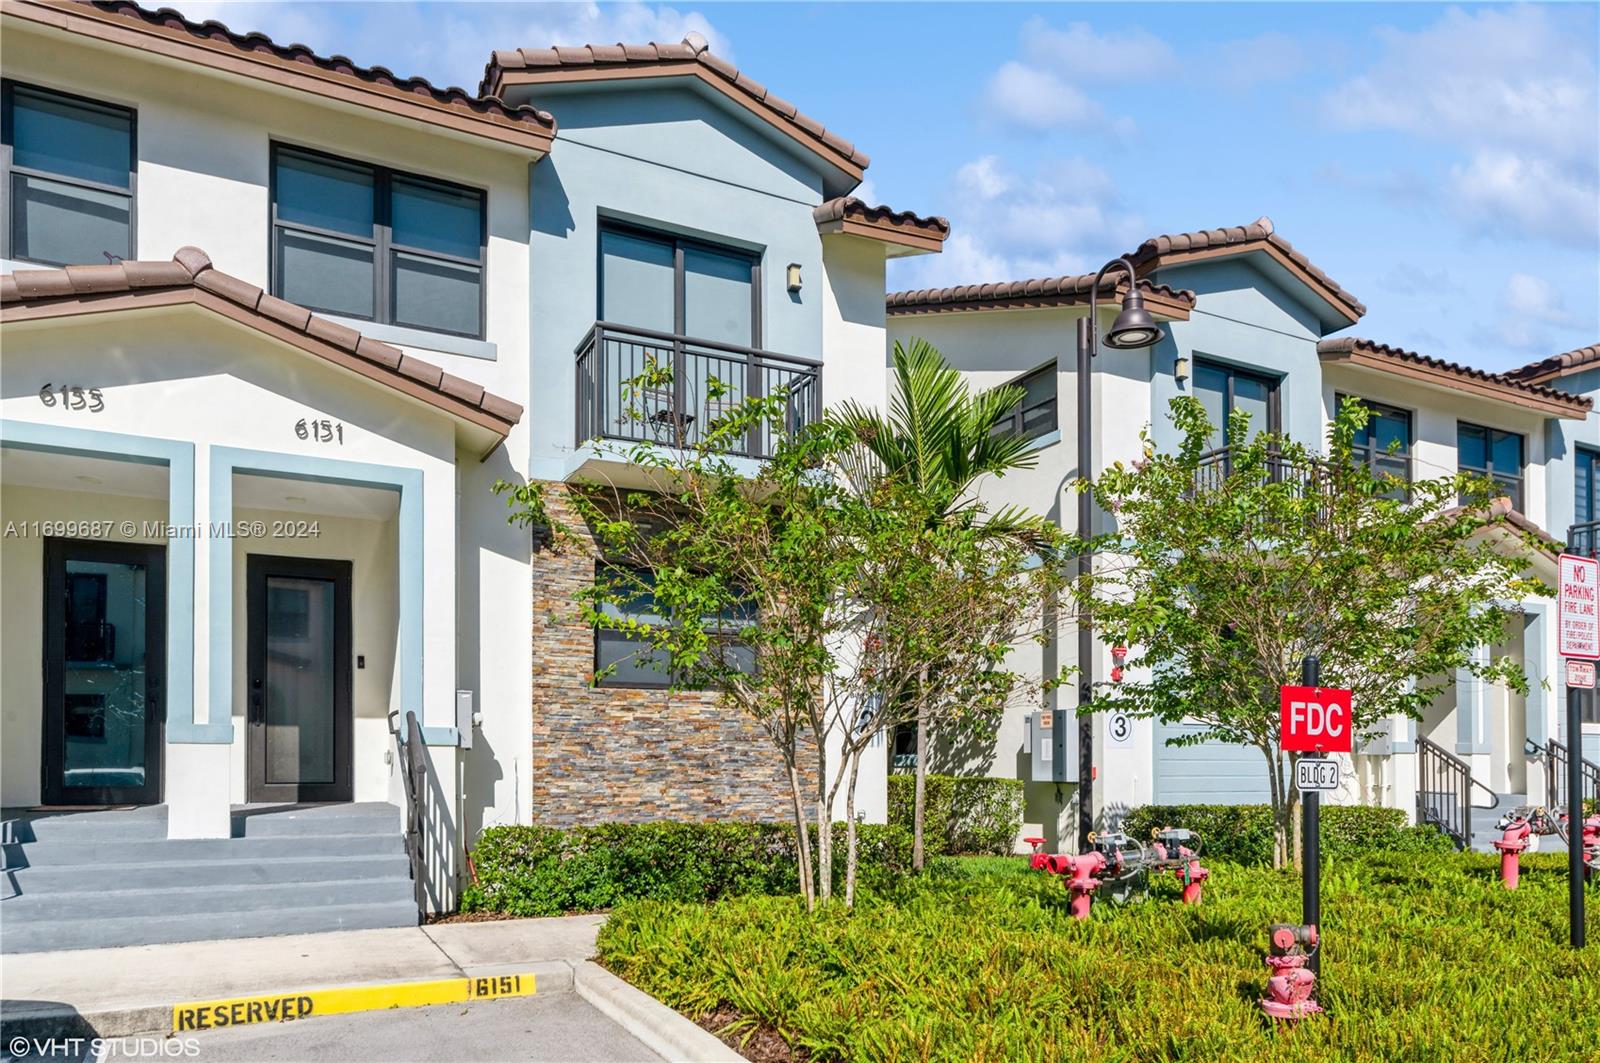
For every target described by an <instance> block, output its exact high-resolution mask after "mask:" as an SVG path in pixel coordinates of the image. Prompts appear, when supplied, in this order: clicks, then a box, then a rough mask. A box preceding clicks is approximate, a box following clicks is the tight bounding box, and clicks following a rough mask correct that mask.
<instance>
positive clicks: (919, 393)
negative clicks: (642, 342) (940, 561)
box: [836, 339, 1054, 869]
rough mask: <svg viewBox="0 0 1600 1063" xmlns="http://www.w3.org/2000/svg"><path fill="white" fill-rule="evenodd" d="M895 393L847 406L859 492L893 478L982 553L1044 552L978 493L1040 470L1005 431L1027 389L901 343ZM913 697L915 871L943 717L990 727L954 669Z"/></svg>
mask: <svg viewBox="0 0 1600 1063" xmlns="http://www.w3.org/2000/svg"><path fill="white" fill-rule="evenodd" d="M893 361H894V390H893V394H892V395H891V396H890V399H889V410H888V412H887V414H885V413H884V412H882V411H879V410H877V409H874V408H871V407H865V406H862V405H860V404H859V403H855V402H846V403H844V404H842V405H841V406H840V408H839V410H838V411H837V414H836V419H837V421H838V422H839V424H840V425H841V426H842V427H843V428H844V429H845V430H846V431H847V432H848V433H849V434H850V435H852V436H853V437H854V438H855V439H856V441H857V443H858V447H857V450H856V452H855V453H854V454H853V455H850V456H849V460H848V461H847V463H846V469H847V472H848V474H849V476H850V478H851V480H852V482H853V483H854V484H855V485H856V488H857V490H858V491H860V492H863V493H870V492H871V491H873V490H874V489H875V485H876V484H877V483H879V482H880V481H881V480H882V479H883V478H884V477H893V478H895V479H897V480H900V481H901V482H903V483H905V484H907V485H908V486H910V487H911V488H912V489H913V490H914V491H915V492H916V493H917V495H918V496H919V498H920V500H921V502H922V504H924V505H925V506H926V507H927V511H928V520H929V521H930V523H948V524H952V525H954V526H957V527H960V528H961V529H962V530H963V532H964V533H965V534H968V535H970V536H971V537H972V543H973V544H974V545H977V544H980V543H983V542H988V543H989V544H990V545H991V546H994V547H996V548H998V549H1005V548H1006V547H1007V546H1010V547H1015V546H1017V545H1025V546H1029V547H1035V548H1037V547H1039V546H1042V545H1044V543H1045V542H1046V541H1047V540H1051V539H1052V538H1053V534H1054V529H1053V528H1052V527H1051V526H1049V525H1047V524H1046V523H1045V522H1044V521H1043V520H1041V519H1040V518H1039V517H1038V516H1037V515H1035V514H1032V513H1029V512H1027V511H1026V510H1023V509H1021V508H1017V507H1007V508H1004V509H1001V510H999V511H997V512H992V513H991V512H989V511H988V510H987V508H986V507H985V506H984V505H983V504H982V503H981V502H980V501H979V499H978V497H977V495H976V493H975V491H974V488H975V487H976V485H977V483H978V481H979V480H981V479H982V478H983V477H985V476H1004V475H1005V474H1006V473H1007V472H1010V471H1012V470H1014V469H1028V468H1032V467H1033V466H1034V464H1035V463H1036V462H1037V458H1036V457H1035V455H1034V452H1033V442H1032V441H1031V440H1027V439H1023V438H1022V437H1020V436H1018V435H1017V434H1015V433H1013V432H1009V431H1006V430H1005V427H1006V422H1007V421H1008V420H1009V419H1010V418H1011V416H1012V414H1013V413H1014V411H1015V410H1016V408H1017V406H1018V405H1019V404H1020V403H1021V402H1022V399H1023V391H1022V389H1021V388H1017V387H1009V386H1008V387H999V388H993V389H991V390H989V391H981V392H977V393H973V392H971V391H970V390H969V389H968V387H967V384H966V381H965V380H964V379H963V377H962V376H961V374H960V373H959V372H958V371H957V370H955V369H954V368H952V367H951V366H950V365H949V364H948V363H947V362H945V360H944V357H943V355H941V354H940V353H939V351H938V350H937V349H936V348H934V346H933V345H932V344H930V343H929V342H928V341H927V340H924V339H913V340H911V342H910V345H909V346H905V345H903V344H902V343H901V342H900V341H899V340H896V341H895V345H894V352H893ZM932 660H933V661H934V662H936V663H933V664H931V665H930V670H929V672H928V673H927V674H925V675H922V676H920V677H919V680H918V683H917V685H916V687H915V688H914V690H912V691H911V692H909V694H908V696H909V697H910V698H912V700H913V706H912V707H913V709H914V712H913V718H914V719H915V721H916V734H917V744H916V758H917V764H916V787H915V798H914V801H913V814H912V850H911V863H912V866H913V867H915V868H918V869H920V868H921V867H922V865H923V858H924V845H923V835H924V829H925V820H926V810H927V777H928V754H929V753H930V752H931V750H932V743H931V742H930V740H929V736H930V731H931V728H932V725H933V722H934V720H935V719H941V720H942V722H945V723H946V724H955V725H957V726H961V725H962V724H963V723H971V722H973V721H982V720H984V719H986V718H987V714H986V713H983V712H973V711H971V710H972V709H973V708H974V705H973V703H972V702H970V701H968V700H966V699H965V698H962V697H958V696H956V695H957V694H959V693H960V685H961V677H960V676H959V675H957V674H938V673H940V671H941V669H942V670H943V672H944V673H951V672H953V670H954V667H953V664H951V663H950V662H938V658H936V657H935V658H933V659H932Z"/></svg>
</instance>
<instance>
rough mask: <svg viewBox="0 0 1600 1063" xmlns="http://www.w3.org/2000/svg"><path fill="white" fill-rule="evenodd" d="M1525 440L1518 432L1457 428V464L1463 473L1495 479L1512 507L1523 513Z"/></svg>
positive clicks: (1462, 426) (1469, 427)
mask: <svg viewBox="0 0 1600 1063" xmlns="http://www.w3.org/2000/svg"><path fill="white" fill-rule="evenodd" d="M1522 463H1523V438H1522V436H1521V435H1519V434H1518V433H1516V432H1507V431H1504V430H1502V429H1499V428H1485V427H1484V426H1482V425H1476V424H1464V423H1463V424H1458V425H1457V426H1456V464H1457V465H1458V466H1459V467H1460V469H1461V471H1462V472H1467V473H1471V474H1472V475H1474V476H1479V477H1483V478H1486V479H1489V480H1493V481H1494V482H1495V483H1496V484H1498V485H1499V488H1500V491H1499V493H1500V494H1502V495H1505V496H1506V497H1507V498H1509V499H1511V506H1512V508H1513V509H1515V510H1516V511H1517V512H1518V513H1521V512H1523V508H1522V506H1523V499H1522Z"/></svg>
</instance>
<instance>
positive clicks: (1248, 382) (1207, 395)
mask: <svg viewBox="0 0 1600 1063" xmlns="http://www.w3.org/2000/svg"><path fill="white" fill-rule="evenodd" d="M1194 397H1195V398H1197V399H1199V400H1200V404H1201V405H1202V406H1204V407H1205V410H1206V415H1207V417H1209V418H1210V420H1211V424H1212V432H1211V440H1210V445H1209V448H1208V449H1211V450H1217V449H1220V448H1222V447H1230V446H1236V445H1240V444H1243V443H1245V442H1247V440H1244V439H1232V438H1229V433H1230V432H1231V431H1232V429H1231V428H1230V426H1229V424H1228V421H1229V418H1230V417H1231V416H1232V415H1233V413H1234V411H1235V410H1241V411H1243V412H1245V413H1247V414H1249V415H1250V433H1251V435H1255V434H1256V433H1258V432H1277V431H1278V381H1277V380H1276V379H1274V378H1272V377H1269V376H1263V375H1261V374H1258V373H1250V372H1247V371H1245V370H1243V369H1235V368H1233V367H1231V366H1226V365H1221V364H1219V363H1216V362H1202V361H1196V362H1195V366H1194Z"/></svg>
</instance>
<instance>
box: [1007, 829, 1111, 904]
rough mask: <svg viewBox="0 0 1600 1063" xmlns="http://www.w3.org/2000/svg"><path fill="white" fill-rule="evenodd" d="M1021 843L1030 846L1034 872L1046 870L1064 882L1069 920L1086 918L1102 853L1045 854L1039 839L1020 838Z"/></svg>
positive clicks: (1103, 861) (1102, 862)
mask: <svg viewBox="0 0 1600 1063" xmlns="http://www.w3.org/2000/svg"><path fill="white" fill-rule="evenodd" d="M1023 841H1025V842H1027V843H1028V844H1029V845H1031V846H1033V856H1032V857H1031V858H1030V859H1029V861H1028V866H1029V867H1031V868H1033V869H1034V870H1035V871H1048V872H1050V874H1052V875H1060V876H1061V877H1062V878H1065V879H1066V880H1067V889H1069V890H1071V891H1072V901H1071V903H1070V905H1069V910H1070V911H1071V912H1072V918H1074V919H1087V918H1089V908H1090V907H1091V905H1092V904H1093V902H1094V893H1095V891H1096V890H1098V889H1099V888H1100V886H1101V882H1100V879H1099V878H1098V877H1097V876H1098V875H1099V874H1100V872H1101V871H1104V870H1105V868H1106V858H1105V854H1103V853H1101V852H1099V851H1095V852H1088V853H1080V854H1078V855H1077V856H1070V855H1068V854H1066V853H1046V852H1045V851H1044V839H1043V838H1024V839H1023Z"/></svg>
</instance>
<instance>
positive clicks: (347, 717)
mask: <svg viewBox="0 0 1600 1063" xmlns="http://www.w3.org/2000/svg"><path fill="white" fill-rule="evenodd" d="M246 575H247V577H248V583H249V591H248V594H247V600H246V608H247V609H248V611H249V614H250V620H249V656H250V665H249V677H248V683H249V690H248V695H249V702H248V705H249V723H250V726H249V740H248V741H249V760H250V785H249V788H248V797H249V800H251V801H270V802H280V801H289V802H304V801H349V800H351V799H352V797H353V792H352V787H351V770H350V730H351V703H350V683H351V678H350V562H348V561H323V560H317V559H311V558H301V557H268V556H266V555H263V554H252V555H250V557H249V560H248V563H247V571H246Z"/></svg>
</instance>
